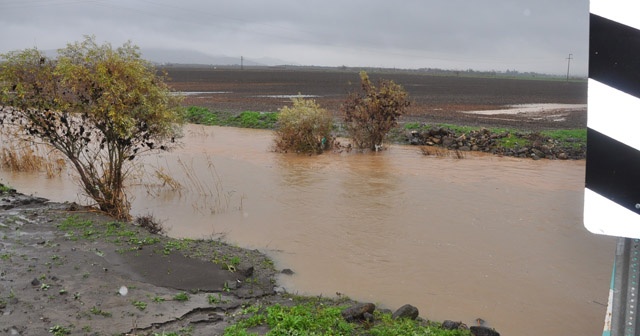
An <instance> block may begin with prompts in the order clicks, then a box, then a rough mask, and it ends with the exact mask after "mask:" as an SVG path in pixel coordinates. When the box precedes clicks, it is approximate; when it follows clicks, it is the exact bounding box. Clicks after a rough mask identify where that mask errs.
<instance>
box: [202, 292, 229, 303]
mask: <svg viewBox="0 0 640 336" xmlns="http://www.w3.org/2000/svg"><path fill="white" fill-rule="evenodd" d="M207 301H208V302H209V304H210V305H214V304H220V303H228V302H229V300H223V299H222V295H221V294H220V293H218V294H217V295H213V294H209V295H207Z"/></svg>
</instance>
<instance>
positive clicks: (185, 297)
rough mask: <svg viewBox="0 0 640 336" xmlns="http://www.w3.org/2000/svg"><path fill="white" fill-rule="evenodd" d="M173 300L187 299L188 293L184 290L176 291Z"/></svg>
mask: <svg viewBox="0 0 640 336" xmlns="http://www.w3.org/2000/svg"><path fill="white" fill-rule="evenodd" d="M173 300H174V301H182V302H184V301H189V294H187V293H185V292H181V293H178V294H176V295H174V296H173Z"/></svg>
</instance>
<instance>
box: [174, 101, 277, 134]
mask: <svg viewBox="0 0 640 336" xmlns="http://www.w3.org/2000/svg"><path fill="white" fill-rule="evenodd" d="M184 118H185V120H186V121H187V122H190V123H193V124H200V125H208V126H233V127H243V128H262V129H273V128H275V127H276V122H277V121H278V113H275V112H256V111H244V112H242V113H240V114H237V115H234V114H230V113H225V112H217V111H211V110H209V109H208V108H206V107H199V106H190V107H188V108H186V109H185V111H184Z"/></svg>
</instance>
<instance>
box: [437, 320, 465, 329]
mask: <svg viewBox="0 0 640 336" xmlns="http://www.w3.org/2000/svg"><path fill="white" fill-rule="evenodd" d="M442 329H446V330H469V327H467V325H466V324H464V323H462V322H455V321H451V320H445V321H444V322H442Z"/></svg>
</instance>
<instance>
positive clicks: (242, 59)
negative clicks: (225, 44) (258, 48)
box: [240, 56, 244, 70]
mask: <svg viewBox="0 0 640 336" xmlns="http://www.w3.org/2000/svg"><path fill="white" fill-rule="evenodd" d="M240 70H244V57H243V56H240Z"/></svg>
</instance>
